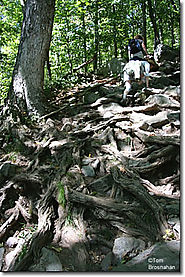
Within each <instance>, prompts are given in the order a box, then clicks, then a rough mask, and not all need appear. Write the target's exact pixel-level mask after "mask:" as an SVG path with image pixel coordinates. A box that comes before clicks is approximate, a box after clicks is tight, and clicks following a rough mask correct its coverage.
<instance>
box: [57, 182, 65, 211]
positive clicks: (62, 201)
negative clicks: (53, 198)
mask: <svg viewBox="0 0 185 277" xmlns="http://www.w3.org/2000/svg"><path fill="white" fill-rule="evenodd" d="M57 187H58V203H59V204H60V205H61V206H62V207H63V208H64V207H65V205H66V199H65V191H64V186H63V185H62V183H61V182H59V183H58V184H57Z"/></svg>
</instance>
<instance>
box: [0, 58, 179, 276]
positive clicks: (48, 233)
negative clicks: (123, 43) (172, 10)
mask: <svg viewBox="0 0 185 277" xmlns="http://www.w3.org/2000/svg"><path fill="white" fill-rule="evenodd" d="M172 69H173V70H172V71H169V68H163V71H160V68H159V71H156V72H152V73H151V76H150V88H149V89H147V90H145V89H144V88H143V87H142V86H139V85H138V84H134V86H133V90H132V92H131V93H130V95H128V98H127V103H125V104H124V105H123V104H121V101H120V100H121V95H122V92H123V89H124V88H123V86H122V83H121V80H120V78H119V77H106V78H103V77H102V78H100V77H97V76H94V79H89V80H88V79H87V78H85V77H84V78H82V79H81V83H80V84H79V85H78V86H76V87H73V88H72V89H71V88H70V89H66V90H62V89H61V90H60V89H56V91H55V97H53V98H52V99H50V100H49V106H50V107H51V110H50V111H49V112H48V114H47V115H45V116H43V117H42V119H41V120H40V123H39V124H33V123H32V122H25V124H24V125H22V124H20V123H19V122H17V123H15V122H12V120H11V119H10V120H8V121H6V122H3V124H2V128H1V134H0V135H1V137H0V139H1V145H2V147H1V150H0V177H1V178H0V208H1V218H0V223H1V226H0V239H1V242H2V243H1V245H0V250H1V251H0V267H1V270H2V271H77V272H78V271H79V272H80V271H92V272H93V271H116V270H118V271H126V268H125V269H124V265H127V263H128V262H129V261H131V260H132V259H133V258H134V257H138V255H139V253H141V252H142V251H144V250H147V249H150V248H151V247H153V246H154V245H156V243H169V242H171V241H175V242H179V241H180V227H179V226H180V170H179V168H180V164H179V163H180V93H179V90H180V89H179V84H180V81H179V71H178V70H179V64H177V63H176V64H175V63H174V64H173V65H172ZM170 70H171V68H170ZM91 77H93V76H91ZM118 238H124V239H125V238H126V239H127V242H128V238H129V239H132V243H133V241H134V242H135V241H137V243H138V242H139V246H137V247H135V246H134V247H133V245H132V246H130V248H129V247H128V250H125V251H126V252H124V251H123V252H121V254H120V253H119V254H117V252H116V251H117V250H116V247H117V246H116V244H115V243H116V239H118ZM142 243H143V244H142ZM141 245H142V247H141ZM127 246H128V245H127ZM119 247H121V246H118V248H119ZM124 249H125V248H124ZM118 252H119V251H118ZM120 255H121V256H120ZM49 256H50V260H49V261H48V260H47V259H49V258H48V257H49ZM52 259H53V260H52ZM177 259H178V257H177ZM44 261H45V263H44ZM120 264H121V265H122V267H121V268H120V269H119V268H118V267H117V266H118V265H120ZM178 270H179V269H176V270H175V271H178ZM130 271H132V270H131V269H130ZM144 271H145V270H144ZM146 271H147V270H146Z"/></svg>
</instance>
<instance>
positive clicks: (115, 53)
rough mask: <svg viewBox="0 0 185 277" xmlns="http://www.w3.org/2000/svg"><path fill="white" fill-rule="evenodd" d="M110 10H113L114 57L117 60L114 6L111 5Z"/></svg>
mask: <svg viewBox="0 0 185 277" xmlns="http://www.w3.org/2000/svg"><path fill="white" fill-rule="evenodd" d="M112 8H113V15H114V19H113V31H114V33H113V36H114V57H115V58H117V57H118V46H117V28H116V9H115V5H114V4H113V6H112Z"/></svg>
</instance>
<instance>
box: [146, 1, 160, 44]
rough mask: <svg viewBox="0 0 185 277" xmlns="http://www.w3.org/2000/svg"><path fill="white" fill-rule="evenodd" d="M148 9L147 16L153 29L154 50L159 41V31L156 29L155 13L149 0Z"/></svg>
mask: <svg viewBox="0 0 185 277" xmlns="http://www.w3.org/2000/svg"><path fill="white" fill-rule="evenodd" d="M148 9H149V14H150V19H151V21H152V25H153V29H154V48H156V46H157V44H158V43H160V39H159V31H158V28H157V24H156V18H155V13H154V9H153V7H152V2H151V0H148Z"/></svg>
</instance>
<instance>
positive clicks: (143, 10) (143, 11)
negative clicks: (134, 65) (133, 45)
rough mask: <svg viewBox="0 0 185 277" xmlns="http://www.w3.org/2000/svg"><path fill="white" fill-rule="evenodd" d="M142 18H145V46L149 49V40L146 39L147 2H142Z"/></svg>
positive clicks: (143, 29) (143, 30)
mask: <svg viewBox="0 0 185 277" xmlns="http://www.w3.org/2000/svg"><path fill="white" fill-rule="evenodd" d="M142 18H143V26H142V32H143V38H144V43H145V46H146V47H147V39H146V2H145V0H143V1H142Z"/></svg>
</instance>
